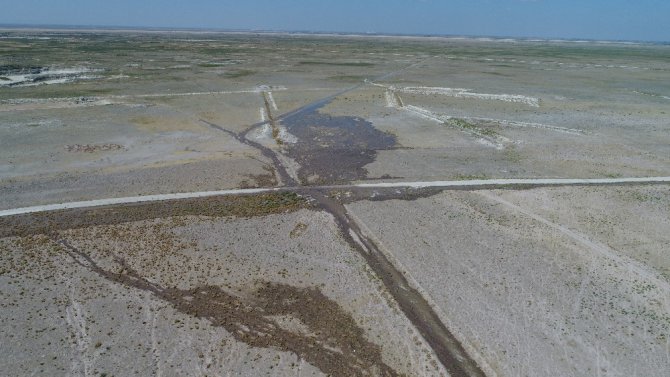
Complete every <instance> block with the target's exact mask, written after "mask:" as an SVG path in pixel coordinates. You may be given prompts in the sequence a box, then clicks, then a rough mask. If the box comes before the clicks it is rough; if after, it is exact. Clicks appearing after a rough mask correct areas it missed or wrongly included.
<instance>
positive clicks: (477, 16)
mask: <svg viewBox="0 0 670 377" xmlns="http://www.w3.org/2000/svg"><path fill="white" fill-rule="evenodd" d="M0 10H2V11H0V23H3V24H57V25H102V26H107V25H116V26H161V27H175V28H178V27H196V28H197V27H202V28H222V29H265V30H312V31H349V32H378V33H403V34H457V35H495V36H525V37H561V38H591V39H627V40H648V41H670V0H188V1H184V0H60V1H58V0H0Z"/></svg>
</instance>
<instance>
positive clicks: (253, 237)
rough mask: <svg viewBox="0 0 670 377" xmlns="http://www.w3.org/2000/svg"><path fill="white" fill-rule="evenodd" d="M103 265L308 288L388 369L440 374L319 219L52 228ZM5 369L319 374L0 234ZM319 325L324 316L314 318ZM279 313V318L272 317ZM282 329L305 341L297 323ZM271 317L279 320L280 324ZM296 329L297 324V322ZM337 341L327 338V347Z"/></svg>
mask: <svg viewBox="0 0 670 377" xmlns="http://www.w3.org/2000/svg"><path fill="white" fill-rule="evenodd" d="M58 233H59V236H60V237H61V238H63V239H65V240H67V241H68V242H70V243H71V245H72V246H74V247H76V248H78V249H79V250H81V251H83V252H86V253H90V255H91V257H92V258H93V259H94V260H95V261H96V262H97V263H99V264H100V265H101V267H103V268H105V269H109V270H111V271H117V270H118V269H119V267H118V264H116V263H115V262H114V259H113V258H114V256H117V257H121V258H123V259H124V260H125V262H126V263H127V264H128V266H129V267H130V268H133V269H135V270H136V271H137V272H138V273H139V274H140V275H141V276H142V277H144V278H146V279H148V280H149V281H151V282H152V283H154V284H157V285H160V286H164V287H177V288H179V289H191V288H194V287H197V286H204V285H214V286H220V287H222V288H223V289H224V290H225V291H226V292H230V293H232V294H239V295H242V297H244V296H245V295H248V294H250V293H251V291H252V290H253V289H255V288H254V287H257V286H258V284H259V283H258V281H270V282H276V283H283V284H288V285H291V286H295V287H316V288H319V289H320V290H321V291H322V292H323V293H324V294H325V295H326V296H327V297H328V298H330V299H331V300H334V301H335V302H337V303H338V304H339V305H340V306H341V307H342V308H343V309H344V310H345V311H346V312H347V313H350V314H351V315H352V316H353V318H354V320H355V322H356V323H357V324H358V326H360V328H362V329H363V332H364V336H365V338H366V339H368V340H369V341H371V342H373V343H375V344H377V345H379V346H380V347H381V350H382V357H383V361H384V362H385V363H386V364H388V365H389V366H391V367H392V368H393V369H395V370H396V371H397V372H399V373H405V374H406V375H412V376H414V375H417V376H435V375H445V372H444V371H443V370H442V369H441V367H439V366H438V365H439V364H438V363H436V361H435V358H434V356H433V354H432V351H431V350H430V349H429V348H428V347H427V346H426V345H425V343H424V342H423V340H422V339H421V337H420V336H419V335H418V333H417V332H416V330H414V328H413V327H412V326H411V324H410V323H409V321H408V320H407V319H406V318H405V317H404V316H402V314H401V313H400V312H399V310H398V308H397V306H396V304H395V302H394V301H392V299H391V298H390V296H389V295H388V293H386V292H385V290H384V288H383V287H382V285H381V283H380V282H379V281H378V279H377V278H376V277H375V276H374V275H373V274H372V272H371V271H370V270H368V268H367V267H366V265H365V262H364V261H363V260H362V258H361V257H360V256H359V255H358V254H357V253H356V252H354V251H352V250H351V249H350V248H349V246H348V245H347V244H346V243H345V242H344V241H343V240H342V238H341V237H340V236H339V235H338V230H337V228H336V226H335V224H334V222H333V220H332V217H330V215H328V214H325V213H322V212H315V211H310V210H301V211H299V212H295V213H290V214H282V215H271V216H267V217H261V218H252V219H233V218H222V219H216V218H206V217H202V218H197V217H189V218H174V219H158V220H146V221H142V222H135V223H128V224H122V225H109V226H97V227H91V228H83V229H77V230H67V231H60V232H58ZM0 242H1V245H2V246H1V248H2V250H3V252H2V253H1V255H2V257H1V262H0V266H1V268H2V270H3V274H2V277H0V279H1V280H2V286H4V287H6V289H3V292H2V296H3V298H2V302H3V303H2V305H1V306H0V308H1V309H0V311H1V312H2V315H1V316H0V323H1V324H2V328H3V331H2V332H0V337H1V341H0V344H2V346H0V349H1V351H2V354H3V355H4V356H3V360H4V362H3V364H4V368H5V370H6V371H7V370H12V371H16V372H18V371H21V372H20V374H24V373H25V374H26V375H29V374H32V375H48V376H55V375H94V374H96V373H97V375H99V374H100V373H107V374H108V375H133V374H139V375H149V374H151V375H165V376H170V375H174V376H177V375H266V374H269V375H301V376H305V375H323V374H322V373H321V372H320V371H319V369H316V368H315V367H313V366H311V365H309V363H307V362H306V361H304V360H300V358H298V357H296V355H295V354H293V353H290V352H282V351H280V350H277V349H272V348H257V347H249V346H248V345H246V344H244V343H242V342H239V341H237V340H235V339H234V338H233V337H231V335H230V334H229V333H228V332H226V331H225V330H224V329H223V328H220V327H213V326H212V325H211V324H210V322H208V321H207V320H205V319H201V318H195V317H192V316H189V315H186V314H185V313H182V312H179V311H177V310H175V308H174V307H173V306H171V304H170V303H169V302H165V301H162V300H160V299H158V298H156V297H155V296H153V295H151V294H150V293H148V292H146V291H141V290H139V289H134V288H131V287H128V286H123V285H121V284H119V283H115V282H110V281H108V280H105V279H103V278H101V277H100V276H99V275H97V274H95V273H93V272H91V271H90V270H88V269H86V268H84V267H81V266H79V265H77V264H75V263H74V261H73V259H72V258H71V257H70V256H68V255H67V254H66V253H65V252H64V250H63V249H62V248H59V247H58V246H57V245H56V244H55V243H54V242H53V241H50V240H48V239H47V238H46V237H44V236H37V237H35V238H30V237H27V238H6V239H3V240H1V241H0ZM323 320H324V321H327V320H328V319H327V318H323ZM278 321H279V320H278ZM283 321H284V322H283V323H284V326H288V328H289V329H293V330H292V331H294V332H295V331H297V333H301V332H304V331H306V333H304V335H303V336H307V337H309V332H310V331H315V329H312V330H309V329H307V330H305V329H304V328H306V327H305V325H303V324H301V323H300V320H296V319H291V318H290V317H287V318H284V320H283ZM280 322H281V321H280ZM301 329H302V330H301ZM334 347H336V346H334Z"/></svg>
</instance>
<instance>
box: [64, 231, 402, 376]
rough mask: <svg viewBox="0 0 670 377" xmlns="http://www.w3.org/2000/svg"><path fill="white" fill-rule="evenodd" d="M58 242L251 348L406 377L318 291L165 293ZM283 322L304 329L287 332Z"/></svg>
mask: <svg viewBox="0 0 670 377" xmlns="http://www.w3.org/2000/svg"><path fill="white" fill-rule="evenodd" d="M53 237H54V239H55V240H57V242H58V243H59V244H60V245H61V246H62V247H63V248H64V249H65V251H66V252H68V253H69V254H70V256H71V257H72V258H74V260H75V261H76V263H78V264H80V265H81V266H82V267H85V268H88V269H90V270H91V271H92V272H95V273H96V274H98V275H99V276H101V277H103V278H105V279H107V280H109V281H112V282H115V283H118V284H122V285H124V286H127V287H130V288H135V289H140V290H143V291H146V292H149V293H151V294H153V295H154V296H155V297H156V298H158V299H161V300H163V301H166V302H168V303H170V304H171V305H172V307H173V308H174V309H176V310H177V311H179V312H182V313H184V314H187V315H189V316H193V317H196V318H203V319H206V320H208V321H209V322H210V323H211V324H212V326H216V327H223V328H225V329H226V331H227V332H228V333H230V334H231V335H232V336H233V337H234V338H235V339H237V340H238V341H241V342H244V343H246V344H248V345H250V346H253V347H260V348H273V349H278V350H281V351H287V352H292V353H294V354H296V355H297V356H298V357H300V358H301V359H304V360H305V361H307V362H308V363H310V364H312V365H314V366H315V367H317V368H319V369H320V370H321V371H322V372H323V373H325V374H327V375H331V376H399V375H400V374H399V373H397V372H396V371H395V370H394V369H392V368H391V367H389V366H388V365H387V364H385V363H384V362H383V360H382V353H381V347H380V346H379V345H376V344H374V343H371V342H369V341H368V340H367V339H366V338H365V334H364V331H363V329H362V328H360V327H359V326H358V325H357V324H356V322H355V320H354V319H353V317H352V316H351V315H350V314H349V313H347V312H346V311H345V310H344V309H343V308H342V307H341V306H340V305H339V304H338V303H337V302H335V301H333V300H331V299H329V298H328V297H327V296H325V295H324V294H323V293H322V292H321V291H320V290H319V289H318V288H315V287H314V288H299V287H293V286H290V285H287V284H279V283H272V282H263V281H259V282H257V286H258V288H257V289H256V290H255V291H254V292H249V293H248V294H232V293H229V292H227V291H225V290H224V289H222V288H221V287H218V286H211V285H208V286H199V287H196V288H193V289H178V288H174V287H163V286H160V285H158V284H156V283H153V282H151V281H149V280H147V279H146V278H144V277H143V276H141V275H140V274H139V273H138V272H137V271H135V270H134V269H133V268H131V267H130V266H128V265H127V264H126V263H125V261H124V260H123V259H120V258H117V259H116V263H117V264H118V265H119V267H121V272H113V271H110V270H107V269H105V268H103V267H101V266H100V265H99V264H98V263H97V262H96V261H95V260H93V259H92V258H91V257H90V256H89V255H88V254H87V253H86V252H84V251H80V250H78V249H77V248H75V247H73V246H72V245H70V244H69V243H68V242H67V241H66V240H63V239H58V238H57V236H56V235H53ZM277 317H280V318H284V319H286V318H290V319H291V320H292V321H294V322H295V321H297V322H299V323H300V324H302V326H288V327H287V326H282V321H278V320H276V318H277ZM296 327H297V329H296Z"/></svg>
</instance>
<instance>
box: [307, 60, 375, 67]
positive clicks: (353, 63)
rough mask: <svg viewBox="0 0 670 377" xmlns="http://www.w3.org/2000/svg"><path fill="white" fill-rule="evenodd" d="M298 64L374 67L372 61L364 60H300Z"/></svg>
mask: <svg viewBox="0 0 670 377" xmlns="http://www.w3.org/2000/svg"><path fill="white" fill-rule="evenodd" d="M298 64H299V65H333V66H342V67H374V66H375V64H374V63H366V62H321V61H301V62H299V63H298Z"/></svg>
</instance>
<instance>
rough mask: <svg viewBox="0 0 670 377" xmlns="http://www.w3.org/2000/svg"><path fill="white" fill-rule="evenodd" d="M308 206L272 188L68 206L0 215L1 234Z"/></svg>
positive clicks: (258, 213)
mask: <svg viewBox="0 0 670 377" xmlns="http://www.w3.org/2000/svg"><path fill="white" fill-rule="evenodd" d="M307 206H308V205H307V202H306V201H305V200H304V199H303V198H302V197H301V196H299V195H298V194H296V193H293V192H272V193H264V194H256V195H239V196H232V195H230V196H212V197H206V198H193V199H182V200H172V201H160V202H147V203H136V204H127V205H121V206H119V205H114V206H105V207H94V208H79V209H66V210H58V211H51V212H40V213H32V214H23V215H16V216H9V217H4V218H0V238H2V237H13V236H27V235H34V234H49V233H51V232H53V231H56V230H63V229H77V228H86V227H89V226H96V225H110V224H120V223H128V222H134V221H141V220H149V219H156V218H166V217H176V216H209V217H227V216H235V217H254V216H264V215H270V214H275V213H285V212H292V211H295V210H298V209H300V208H306V207H307Z"/></svg>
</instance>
